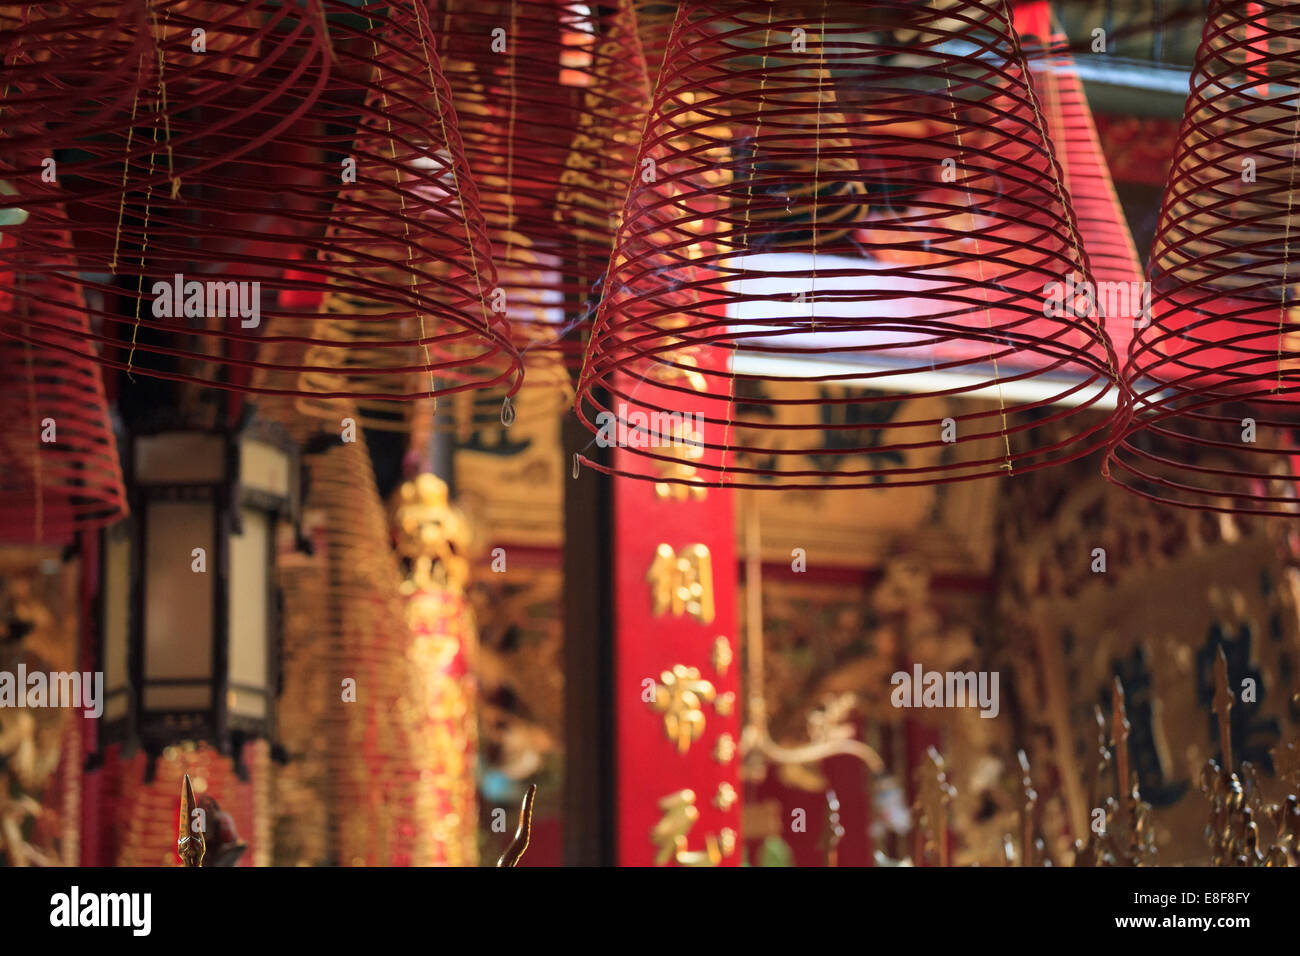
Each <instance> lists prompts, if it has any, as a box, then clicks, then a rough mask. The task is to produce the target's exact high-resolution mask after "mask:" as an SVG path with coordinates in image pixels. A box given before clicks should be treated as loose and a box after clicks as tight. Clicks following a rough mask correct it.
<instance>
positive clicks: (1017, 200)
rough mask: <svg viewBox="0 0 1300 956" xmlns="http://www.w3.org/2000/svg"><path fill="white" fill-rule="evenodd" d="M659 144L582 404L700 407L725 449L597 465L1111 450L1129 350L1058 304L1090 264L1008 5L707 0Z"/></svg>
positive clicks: (699, 476)
mask: <svg viewBox="0 0 1300 956" xmlns="http://www.w3.org/2000/svg"><path fill="white" fill-rule="evenodd" d="M796 40H798V41H799V42H795V41H796ZM958 44H964V45H965V46H966V47H967V48H968V49H970V51H971V52H969V53H967V52H956V49H955V48H957V47H958ZM755 157H761V159H759V160H756V159H755ZM945 160H947V162H945ZM647 161H650V163H651V164H652V165H653V167H654V168H655V170H656V176H655V178H654V180H653V181H652V182H642V181H634V182H633V187H632V190H631V192H630V194H629V197H628V203H627V207H626V210H625V212H624V215H623V225H622V227H621V229H620V231H619V235H618V239H617V241H616V245H615V251H614V258H613V260H612V263H611V268H610V274H609V278H608V284H607V288H606V295H605V298H604V300H603V302H602V304H601V308H600V311H599V313H598V315H597V319H596V324H595V326H594V328H593V333H592V338H591V341H590V343H589V345H588V349H587V353H586V356H585V361H584V368H583V372H582V375H581V378H580V380H579V385H578V398H577V403H576V404H577V412H578V415H579V418H580V419H581V420H582V421H583V423H584V425H585V426H586V427H587V428H588V429H589V430H590V431H592V432H593V433H595V434H596V435H597V439H598V440H601V428H602V425H606V424H608V423H609V422H610V421H611V419H613V420H616V421H617V423H618V425H619V428H620V429H624V428H630V430H631V432H630V433H639V432H642V431H644V426H643V424H641V423H643V422H644V421H645V420H646V419H650V420H651V421H653V420H654V417H655V416H658V417H659V418H660V419H661V420H662V419H663V418H664V417H665V416H671V415H673V414H678V415H680V413H682V412H683V411H685V410H687V409H692V408H698V409H702V410H703V411H702V412H701V417H700V425H701V427H700V428H699V429H698V430H699V431H701V432H702V435H701V441H699V442H698V443H696V444H694V448H695V450H696V451H699V450H701V449H702V454H699V455H692V456H688V457H690V458H691V461H690V463H689V466H688V469H689V470H688V473H687V474H683V472H682V469H681V467H680V466H681V464H682V459H683V456H682V455H681V454H680V450H681V449H680V445H681V444H682V443H680V442H673V441H669V442H666V443H663V444H664V445H666V446H670V447H664V448H661V449H660V450H658V451H656V450H655V449H654V448H653V447H639V446H638V445H637V444H633V445H631V447H629V449H628V451H630V452H631V454H621V453H620V454H618V455H616V459H615V461H614V462H613V463H606V462H601V461H595V460H593V459H592V458H591V457H587V456H585V455H582V456H580V461H585V462H586V463H588V464H590V465H592V466H593V467H595V468H597V469H598V470H601V471H608V472H612V473H616V474H620V475H627V476H630V477H637V478H644V479H652V480H669V481H676V482H678V483H682V484H694V485H699V486H705V487H708V486H729V487H730V486H735V487H744V488H762V487H812V488H822V487H845V488H861V487H876V486H879V485H885V484H888V485H920V484H930V483H934V482H943V481H961V480H970V479H975V478H980V477H986V476H993V475H1005V474H1014V473H1020V472H1024V471H1031V470H1035V469H1037V468H1041V467H1046V466H1048V465H1051V464H1054V463H1057V462H1062V461H1067V460H1071V459H1073V458H1077V457H1079V456H1081V455H1083V454H1086V453H1088V452H1090V451H1092V450H1095V449H1097V448H1099V447H1101V446H1102V445H1103V444H1104V442H1105V439H1106V425H1107V424H1108V420H1107V416H1098V415H1095V414H1089V413H1088V412H1089V410H1090V409H1094V408H1095V407H1105V404H1106V402H1107V401H1110V400H1113V399H1114V396H1115V393H1116V392H1117V391H1118V389H1119V385H1118V382H1117V377H1118V373H1117V368H1118V361H1117V359H1116V357H1115V354H1114V351H1113V348H1112V346H1111V343H1110V340H1109V338H1108V336H1107V334H1106V332H1105V331H1104V328H1103V319H1102V317H1101V316H1100V315H1098V314H1096V313H1095V310H1094V312H1093V313H1092V314H1088V313H1087V312H1086V311H1082V312H1079V314H1076V312H1077V311H1079V310H1076V309H1075V308H1074V307H1073V306H1074V303H1063V302H1058V303H1057V306H1060V307H1058V308H1056V309H1055V314H1051V313H1052V312H1053V308H1054V307H1053V304H1052V303H1053V293H1051V292H1049V286H1051V285H1052V284H1053V283H1063V282H1064V281H1065V280H1066V279H1067V278H1069V279H1071V280H1072V281H1073V280H1077V281H1078V282H1079V283H1080V284H1083V283H1091V282H1092V280H1091V274H1090V270H1089V266H1088V262H1087V257H1086V254H1085V253H1084V251H1083V249H1082V244H1081V242H1080V240H1079V237H1078V229H1077V226H1076V224H1075V221H1074V218H1073V214H1072V211H1071V209H1070V207H1069V203H1068V198H1067V196H1066V193H1065V190H1064V187H1063V185H1062V183H1061V173H1060V169H1059V167H1058V165H1057V163H1056V160H1055V158H1054V156H1053V151H1052V144H1051V141H1050V137H1049V136H1048V134H1047V132H1046V130H1045V128H1044V123H1043V119H1042V116H1041V111H1040V107H1039V104H1038V102H1037V100H1036V98H1035V97H1034V95H1033V92H1032V89H1031V86H1030V78H1029V76H1028V70H1027V68H1026V65H1025V61H1024V57H1023V55H1022V53H1021V51H1020V48H1019V46H1018V44H1017V40H1016V36H1015V32H1014V29H1013V27H1012V25H1011V23H1010V22H1009V11H1008V7H1007V6H1006V5H1005V4H1004V3H1002V2H1000V0H980V2H974V0H970V2H966V0H963V2H957V3H953V4H947V5H945V6H944V8H943V10H942V11H938V10H932V9H930V10H927V9H924V8H922V7H919V6H918V5H915V4H908V3H901V2H899V3H882V4H871V5H867V6H865V7H864V6H863V5H860V4H852V3H841V2H837V0H826V2H825V3H821V2H817V0H805V2H786V3H782V2H777V3H765V2H756V0H753V2H745V0H689V2H684V3H682V4H681V5H680V7H679V12H678V15H677V19H676V20H675V22H674V25H673V28H672V35H671V39H670V40H669V42H668V45H667V52H666V54H665V57H664V63H663V66H662V68H661V70H660V71H659V75H658V78H657V81H656V87H655V93H654V97H653V100H652V109H651V116H650V120H649V122H648V124H647V131H646V135H645V137H644V139H643V141H642V147H641V152H640V154H639V155H638V158H637V167H638V168H641V167H643V166H645V165H646V164H647ZM829 183H836V184H842V185H841V186H839V187H838V188H835V187H832V188H827V187H828V184H829ZM882 184H883V187H884V188H885V189H886V191H887V192H888V204H890V205H892V206H894V207H896V208H894V209H893V210H892V211H891V212H890V214H889V215H887V216H884V215H881V214H880V213H879V210H878V209H877V208H873V205H874V206H875V207H878V206H879V204H880V203H879V197H880V196H881V193H882ZM873 196H874V197H876V198H875V199H874V200H873ZM787 205H788V207H789V210H788V211H789V215H786V214H785V213H786V207H787ZM801 240H802V241H801ZM791 357H797V358H799V359H802V360H804V361H806V362H812V361H814V360H815V361H820V362H822V363H823V364H822V365H821V366H816V365H795V364H793V363H791V362H789V361H788V359H790V358H791ZM935 372H938V373H945V374H946V375H947V376H948V377H947V378H946V379H943V378H941V379H938V380H936V379H934V378H933V377H932V375H931V373H935ZM901 391H907V392H910V393H911V394H912V395H913V397H914V398H913V401H912V402H911V403H910V404H909V403H905V402H904V401H903V400H902V398H901V396H900V394H899V393H900V392H901ZM959 396H965V397H966V398H972V397H981V398H984V399H987V401H985V402H983V403H982V404H972V403H964V404H963V405H962V406H960V407H958V406H956V405H951V404H950V399H952V398H954V397H959ZM904 407H906V408H907V414H906V415H904V416H902V418H901V419H896V418H895V416H896V415H897V414H898V412H899V410H900V409H902V408H904ZM947 422H952V423H953V425H954V426H955V429H956V440H955V441H947V440H945V439H944V437H943V435H942V432H941V430H942V428H943V427H944V426H945V424H946V423H947ZM1063 426H1064V435H1063V437H1062V435H1061V434H1059V432H1061V431H1062V427H1063ZM620 433H621V432H620ZM671 446H677V447H671ZM855 457H865V458H866V467H856V465H857V464H858V463H857V462H854V461H853V459H854V458H855ZM665 471H668V472H670V473H671V475H672V476H671V477H667V478H665V477H664V473H665Z"/></svg>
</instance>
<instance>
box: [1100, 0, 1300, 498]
mask: <svg viewBox="0 0 1300 956" xmlns="http://www.w3.org/2000/svg"><path fill="white" fill-rule="evenodd" d="M1297 87H1300V11H1297V10H1296V9H1295V8H1294V6H1292V5H1290V4H1283V3H1256V2H1252V3H1226V2H1215V3H1213V4H1211V6H1210V10H1209V13H1208V15H1207V21H1206V25H1205V30H1204V33H1203V35H1202V40H1201V45H1200V47H1199V49H1198V50H1197V55H1196V63H1195V67H1194V69H1193V71H1192V78H1191V94H1190V96H1189V98H1188V101H1187V106H1186V109H1185V113H1184V117H1183V123H1182V127H1181V130H1180V133H1179V140H1178V146H1177V150H1176V152H1175V155H1174V159H1173V163H1172V165H1171V168H1170V173H1169V181H1168V184H1167V185H1166V187H1165V193H1164V198H1163V202H1162V205H1161V214H1160V219H1159V224H1158V227H1157V230H1156V238H1155V244H1154V247H1153V250H1152V255H1151V263H1150V267H1149V275H1150V281H1151V286H1152V310H1151V311H1152V321H1151V323H1150V324H1149V325H1148V326H1146V327H1145V328H1140V329H1138V330H1137V331H1135V333H1134V337H1133V341H1132V343H1131V345H1130V349H1129V355H1128V363H1127V365H1126V367H1125V376H1126V378H1127V379H1128V380H1129V381H1130V382H1131V383H1132V385H1131V388H1132V398H1131V401H1130V402H1129V403H1128V408H1127V415H1126V417H1125V419H1124V423H1123V427H1122V428H1120V429H1118V430H1117V432H1116V436H1115V440H1114V442H1113V444H1112V446H1111V447H1110V449H1109V453H1108V456H1107V461H1106V465H1105V469H1104V470H1105V473H1106V474H1107V476H1108V477H1109V478H1110V479H1111V480H1112V481H1114V482H1116V483H1117V484H1120V485H1122V486H1124V487H1127V488H1129V489H1130V490H1132V491H1134V492H1136V493H1138V494H1140V495H1142V496H1144V497H1147V498H1149V499H1152V500H1156V501H1162V502H1167V503H1170V504H1176V505H1181V506H1185V507H1192V508H1200V509H1208V510H1213V511H1221V512H1238V513H1243V514H1289V515H1294V514H1298V513H1300V493H1298V492H1297V488H1296V481H1297V478H1298V477H1300V472H1298V471H1297V467H1298V466H1300V461H1297V459H1296V457H1295V455H1296V453H1297V448H1298V446H1297V442H1296V432H1295V429H1297V428H1298V427H1300V415H1298V414H1297V404H1296V396H1297V389H1300V372H1298V371H1297V368H1298V367H1300V366H1298V362H1300V338H1297V333H1298V332H1300V315H1298V314H1297V313H1296V311H1295V309H1296V305H1295V302H1296V289H1295V286H1296V282H1297V279H1300V264H1297V263H1293V262H1292V261H1291V260H1292V258H1293V257H1295V255H1296V252H1297V251H1300V223H1297V220H1296V212H1297V210H1296V202H1295V197H1296V187H1297V178H1296V167H1297V155H1298V154H1297V150H1298V149H1300V93H1298V92H1297Z"/></svg>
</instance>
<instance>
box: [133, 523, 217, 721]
mask: <svg viewBox="0 0 1300 956" xmlns="http://www.w3.org/2000/svg"><path fill="white" fill-rule="evenodd" d="M213 523H214V508H213V505H212V503H211V502H208V501H155V502H151V503H150V504H149V505H148V508H147V512H146V534H145V537H146V544H145V555H144V559H145V569H144V573H145V594H144V661H145V674H144V695H143V706H144V707H145V708H146V709H147V710H190V709H196V708H207V707H210V706H211V700H212V690H211V686H210V683H209V682H210V681H211V679H212V666H213V662H212V624H213V621H212V610H213V608H212V600H213V597H212V595H213V587H212V585H213V580H212V575H213V574H215V573H216V569H215V568H214V567H213V566H212V564H213V560H214V555H213ZM195 548H202V549H203V559H204V564H203V567H204V570H203V571H196V570H193V568H194V567H195V566H196V564H195V562H196V561H197V557H196V556H195V554H194V549H195ZM190 681H196V682H199V683H189V682H190Z"/></svg>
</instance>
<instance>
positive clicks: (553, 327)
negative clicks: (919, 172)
mask: <svg viewBox="0 0 1300 956" xmlns="http://www.w3.org/2000/svg"><path fill="white" fill-rule="evenodd" d="M434 7H435V13H434V16H435V18H436V25H437V29H438V43H439V46H438V50H439V53H440V55H441V57H442V63H443V69H444V72H445V73H446V76H447V81H448V83H450V85H451V87H452V92H453V98H454V101H455V104H456V111H457V115H458V118H459V120H460V130H461V136H462V138H463V140H464V143H465V153H466V155H467V157H468V159H469V165H470V168H471V169H472V170H473V171H474V176H475V178H476V180H477V181H478V184H479V189H480V202H481V204H482V208H483V215H484V217H485V219H486V220H487V225H488V229H489V232H490V234H491V237H492V243H493V250H494V252H495V255H496V263H497V272H498V279H499V280H500V288H501V290H502V292H503V294H504V295H503V298H504V301H505V303H506V305H505V307H506V311H507V314H508V315H509V317H510V320H511V325H512V327H513V329H514V332H515V337H516V341H517V342H518V343H519V344H520V346H521V348H522V347H526V348H530V349H536V348H556V349H561V350H564V351H566V352H570V353H572V352H573V351H574V350H573V345H572V342H563V341H562V340H563V339H565V338H566V336H568V337H569V338H570V339H573V338H575V337H576V335H577V334H578V333H577V332H576V331H575V330H583V329H584V328H585V327H586V326H589V325H590V321H591V316H592V313H593V312H594V307H595V302H596V301H597V299H598V298H599V291H600V290H599V282H600V279H601V278H602V277H603V276H604V273H605V268H606V266H607V264H608V261H609V252H610V249H611V247H612V245H613V240H614V232H615V229H616V228H617V225H618V216H619V214H620V213H621V211H622V206H623V200H624V198H625V197H626V195H627V183H628V179H629V178H630V176H631V175H632V163H633V160H634V159H635V156H636V148H637V143H638V140H639V138H640V135H641V130H642V127H643V126H644V122H645V113H646V109H647V108H648V105H649V91H648V89H647V85H646V76H645V63H644V60H643V58H642V55H641V48H640V44H639V42H638V40H637V35H636V23H635V20H634V18H633V15H632V9H631V0H616V2H614V3H611V4H607V5H605V6H598V5H596V4H590V5H587V4H578V3H572V2H569V0H487V2H485V0H440V2H439V3H436V4H434ZM573 358H574V359H575V361H576V360H577V359H579V358H580V348H579V349H578V350H577V352H576V353H575V354H573Z"/></svg>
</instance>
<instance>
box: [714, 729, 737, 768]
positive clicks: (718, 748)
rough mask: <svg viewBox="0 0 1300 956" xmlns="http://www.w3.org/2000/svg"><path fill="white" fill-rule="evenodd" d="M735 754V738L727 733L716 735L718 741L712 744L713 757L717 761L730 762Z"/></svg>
mask: <svg viewBox="0 0 1300 956" xmlns="http://www.w3.org/2000/svg"><path fill="white" fill-rule="evenodd" d="M735 756H736V738H735V737H733V736H731V734H728V733H722V734H719V735H718V742H717V743H716V744H714V745H713V759H714V760H716V761H717V762H718V763H731V761H732V758H733V757H735Z"/></svg>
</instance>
